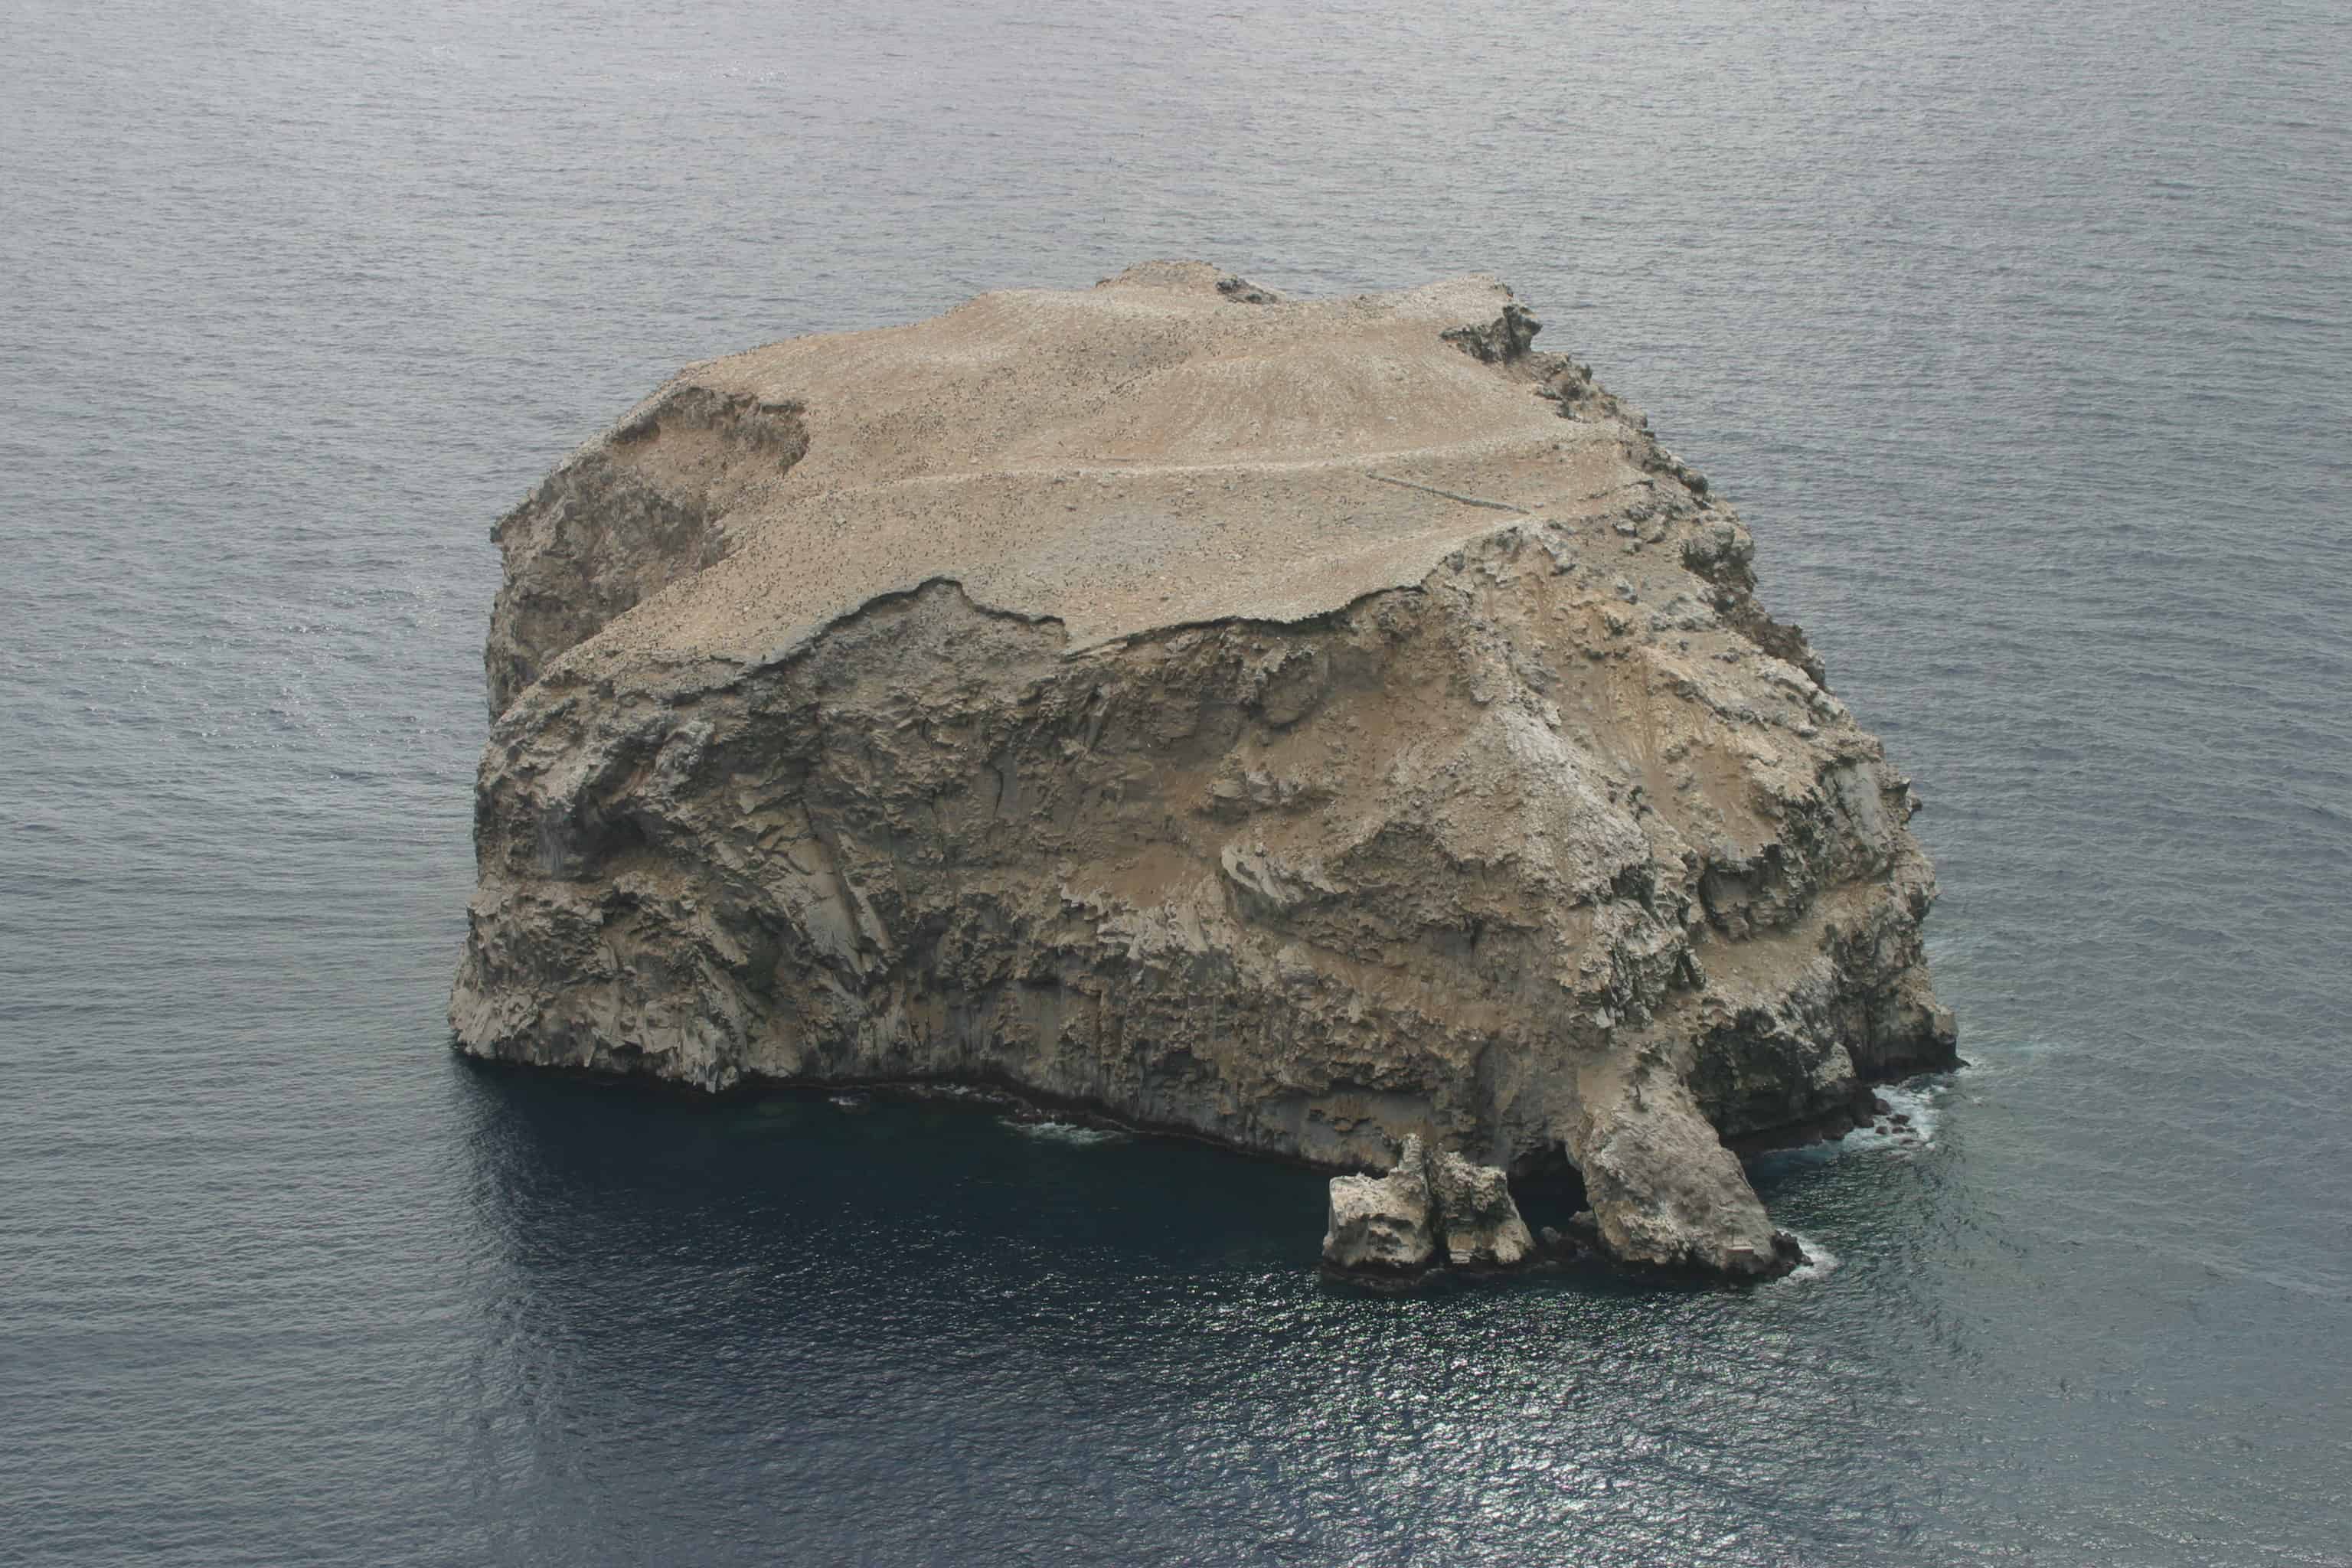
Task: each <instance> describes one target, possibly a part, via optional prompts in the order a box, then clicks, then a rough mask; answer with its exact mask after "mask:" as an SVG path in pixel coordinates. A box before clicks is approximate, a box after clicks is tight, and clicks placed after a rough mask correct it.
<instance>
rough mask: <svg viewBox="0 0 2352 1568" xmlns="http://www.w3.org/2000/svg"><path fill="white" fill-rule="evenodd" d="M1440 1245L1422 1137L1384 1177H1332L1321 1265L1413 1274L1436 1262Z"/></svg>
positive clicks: (1408, 1144) (1409, 1140)
mask: <svg viewBox="0 0 2352 1568" xmlns="http://www.w3.org/2000/svg"><path fill="white" fill-rule="evenodd" d="M1455 1158H1457V1159H1458V1158H1460V1156H1458V1155H1457V1156H1455ZM1438 1242H1439V1231H1438V1224H1437V1197H1436V1193H1435V1190H1434V1188H1433V1184H1432V1182H1431V1179H1430V1163H1429V1156H1428V1155H1427V1154H1426V1153H1424V1152H1423V1150H1422V1146H1421V1140H1420V1139H1419V1138H1416V1137H1413V1136H1412V1135H1411V1134H1408V1135H1407V1136H1406V1138H1405V1141H1404V1147H1403V1149H1402V1151H1400V1152H1399V1153H1398V1154H1397V1163H1396V1164H1395V1166H1394V1167H1393V1168H1392V1169H1391V1170H1390V1171H1389V1173H1387V1174H1386V1175H1382V1176H1334V1177H1332V1178H1331V1189H1330V1211H1329V1217H1328V1220H1327V1221H1326V1222H1325V1224H1324V1227H1323V1261H1324V1262H1326V1263H1328V1264H1329V1265H1331V1267H1333V1268H1342V1269H1349V1270H1354V1271H1360V1272H1366V1273H1400V1274H1409V1273H1414V1272H1417V1271H1419V1270H1421V1269H1423V1268H1428V1267H1429V1266H1430V1265H1431V1264H1432V1263H1433V1262H1435V1261H1436V1258H1437V1248H1438Z"/></svg>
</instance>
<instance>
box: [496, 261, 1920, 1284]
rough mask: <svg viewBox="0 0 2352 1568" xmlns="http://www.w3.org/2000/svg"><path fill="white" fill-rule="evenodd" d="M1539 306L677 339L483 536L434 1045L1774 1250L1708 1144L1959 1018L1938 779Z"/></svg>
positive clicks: (1131, 303) (1750, 1256)
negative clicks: (1008, 1090)
mask: <svg viewBox="0 0 2352 1568" xmlns="http://www.w3.org/2000/svg"><path fill="white" fill-rule="evenodd" d="M1530 326H1531V323H1529V322H1528V321H1527V320H1526V318H1525V317H1524V314H1523V313H1522V312H1520V311H1519V310H1517V306H1515V305H1511V304H1509V303H1508V295H1507V290H1504V289H1502V288H1501V287H1500V286H1499V285H1497V284H1496V283H1494V282H1492V281H1490V280H1486V279H1458V280H1455V281H1453V282H1448V283H1442V284H1436V285H1433V286H1430V287H1428V288H1424V289H1414V290H1411V291H1408V292H1405V293H1401V294H1391V295H1381V296H1371V297H1366V298H1360V299H1351V300H1323V301H1314V302H1304V303H1300V302H1290V301H1282V300H1270V297H1269V296H1266V295H1265V293H1264V291H1262V290H1257V289H1251V288H1249V287H1247V286H1246V285H1242V284H1240V283H1238V281H1237V280H1234V279H1223V278H1221V277H1220V275H1219V274H1217V273H1216V272H1215V271H1214V270H1213V269H1212V268H1205V267H1201V266H1197V265H1192V264H1169V263H1160V264H1152V265H1150V266H1146V267H1141V268H1135V269H1133V270H1132V271H1130V272H1129V273H1126V274H1123V275H1122V276H1121V277H1119V278H1118V279H1111V280H1110V281H1108V282H1107V283H1106V284H1104V285H1102V286H1100V287H1098V288H1097V289H1088V290H1079V291H1074V292H1042V291H1021V292H1013V293H1005V294H994V295H988V296H984V297H982V299H979V300H974V301H972V302H971V304H969V305H966V306H963V307H961V308H960V309H958V310H953V311H950V312H949V313H948V314H947V315H945V316H942V317H940V318H938V319H936V320H934V321H926V322H921V323H919V324H917V325H914V326H909V327H902V328H892V329H887V330H884V331H870V332H858V333H849V334H842V335H834V336H821V337H814V338H803V339H798V340H793V341H792V342H782V343H777V344H773V345H771V346H769V347H767V348H763V349H757V350H753V351H751V353H744V354H739V355H736V356H734V357H732V358H730V359H725V360H719V361H715V362H712V363H709V364H705V365H698V366H694V367H691V368H689V369H688V370H687V371H686V372H684V373H682V374H680V376H679V377H678V378H677V379H676V380H675V381H673V382H672V383H671V384H669V385H668V386H667V387H665V388H664V389H662V390H661V391H660V392H659V393H657V394H656V395H655V396H654V397H652V398H651V399H649V400H647V402H646V404H644V405H641V406H640V407H639V408H638V409H636V410H635V411H633V412H632V413H631V414H630V415H629V416H627V417H626V418H625V419H624V420H622V421H621V422H620V423H619V424H618V425H616V426H614V428H613V429H612V430H610V431H608V432H607V433H606V434H605V435H604V436H603V437H599V438H598V439H597V440H596V441H594V442H592V443H590V445H589V446H588V447H584V448H583V449H582V451H581V452H579V453H578V454H575V455H574V457H573V458H571V459H570V460H569V461H567V462H566V463H565V465H564V466H563V467H562V468H559V469H558V470H557V472H556V473H555V474H554V475H553V476H551V478H550V479H549V480H548V481H547V482H546V483H545V484H544V485H542V486H541V489H539V490H538V491H537V492H535V493H534V494H533V496H532V497H530V499H529V500H526V501H525V502H524V503H523V504H522V505H521V506H520V507H519V508H518V509H517V510H515V511H514V512H513V513H511V514H509V516H508V517H507V518H505V519H504V520H502V521H501V522H500V524H499V542H500V544H501V547H502V549H503V551H504V553H505V556H506V570H507V585H506V588H505V590H504V591H503V592H502V593H501V595H500V596H499V605H498V607H497V610H496V612H495V613H494V616H493V619H492V626H491V636H490V639H489V645H488V652H487V662H488V674H489V679H490V688H491V700H492V706H493V709H494V710H495V711H496V721H495V724H494V727H493V731H492V735H491V740H490V743H489V746H488V749H487V751H486V752H485V755H484V758H483V763H482V770H481V775H480V781H479V795H478V809H477V819H476V840H477V851H478V860H479V867H480V888H479V890H478V893H477V895H476V897H475V900H474V901H473V905H472V909H471V912H470V930H469V934H468V939H467V951H466V955H465V958H464V961H463V963H462V965H461V968H460V971H459V974H458V978H457V988H456V992H455V994H454V996H453V999H452V1003H451V1020H452V1024H453V1026H454V1028H455V1030H456V1033H457V1041H458V1044H459V1045H460V1047H462V1048H464V1049H466V1050H467V1051H469V1052H472V1053H475V1054H477V1055H479V1056H483V1057H488V1058H508V1059H514V1060H520V1061H530V1062H541V1063H548V1064H557V1065H564V1066H572V1067H581V1068H597V1069H606V1070H620V1071H631V1072H644V1073H649V1074H653V1075H656V1076H659V1077H662V1078H665V1079H676V1080H679V1081H682V1082H687V1083H691V1084H698V1085H702V1086H705V1087H708V1088H713V1089H716V1088H720V1087H724V1086H726V1085H729V1084H732V1083H735V1082H738V1081H740V1080H743V1079H782V1080H790V1081H801V1082H830V1081H849V1080H860V1079H972V1080H984V1081H991V1082H997V1083H1003V1084H1009V1085H1011V1086H1013V1087H1015V1088H1019V1089H1025V1090H1028V1091H1031V1092H1034V1093H1037V1094H1041V1095H1045V1096H1052V1097H1058V1098H1061V1099H1066V1100H1075V1101H1079V1102H1083V1103H1086V1104H1090V1105H1095V1106H1099V1107H1102V1108H1105V1109H1107V1110H1112V1111H1114V1112H1116V1113H1118V1114H1119V1115H1121V1116H1124V1117H1127V1118H1129V1119H1136V1120H1141V1121H1149V1122H1154V1123H1159V1124H1162V1125H1166V1126H1169V1127H1171V1128H1181V1129H1184V1130H1187V1131H1194V1132H1198V1133H1202V1134H1204V1135H1207V1136H1210V1137H1213V1138H1215V1139H1218V1140H1221V1141H1223V1142H1230V1143H1233V1144H1234V1145H1237V1146H1240V1147H1244V1148H1249V1149H1257V1150H1265V1151H1269V1152H1279V1153H1283V1154H1287V1155H1294V1156H1298V1157H1303V1158H1306V1159H1308V1160H1311V1161H1315V1162H1318V1163H1326V1164H1329V1165H1333V1166H1339V1167H1349V1166H1352V1167H1356V1168H1384V1167H1386V1166H1387V1165H1389V1164H1390V1163H1391V1161H1392V1160H1393V1159H1394V1157H1395V1155H1396V1153H1397V1152H1398V1150H1399V1149H1400V1147H1401V1146H1402V1141H1403V1140H1404V1139H1405V1138H1406V1137H1407V1136H1409V1135H1412V1134H1415V1133H1419V1134H1423V1135H1424V1136H1426V1137H1428V1138H1429V1139H1430V1140H1431V1142H1433V1144H1434V1145H1436V1146H1438V1147H1442V1148H1452V1149H1461V1150H1465V1151H1467V1152H1471V1153H1472V1154H1473V1155H1475V1156H1476V1157H1477V1158H1479V1159H1480V1160H1482V1161H1486V1162H1491V1163H1501V1164H1505V1165H1509V1164H1512V1163H1517V1162H1521V1161H1527V1160H1532V1159H1538V1158H1541V1157H1542V1156H1544V1155H1545V1154H1547V1153H1548V1152H1552V1151H1556V1150H1559V1149H1560V1148H1562V1147H1563V1146H1564V1147H1565V1149H1566V1152H1568V1154H1569V1156H1570V1158H1571V1159H1572V1160H1574V1161H1576V1162H1577V1163H1578V1164H1579V1165H1580V1166H1582V1167H1584V1168H1585V1169H1586V1171H1587V1175H1588V1178H1589V1180H1590V1181H1591V1190H1592V1201H1593V1205H1594V1208H1595V1211H1596V1213H1597V1214H1598V1215H1599V1216H1600V1222H1601V1228H1602V1232H1603V1236H1604V1239H1605V1240H1606V1242H1607V1244H1608V1245H1610V1246H1611V1247H1612V1248H1614V1249H1616V1250H1617V1251H1618V1252H1619V1253H1620V1254H1621V1255H1622V1256H1623V1257H1626V1258H1633V1259H1637V1260H1642V1261H1649V1262H1658V1263H1672V1264H1686V1265H1695V1266H1697V1267H1702V1268H1719V1269H1726V1270H1729V1271H1732V1272H1737V1273H1756V1272H1768V1273H1769V1272H1771V1271H1773V1270H1774V1269H1775V1268H1781V1267H1785V1266H1786V1264H1785V1259H1780V1260H1776V1255H1775V1253H1774V1247H1773V1242H1772V1232H1771V1228H1770V1226H1769V1220H1768V1219H1767V1218H1766V1217H1765V1215H1764V1212H1763V1209H1762V1206H1761V1205H1759V1204H1758V1203H1757V1201H1756V1199H1755V1196H1754V1194H1753V1193H1752V1192H1750V1190H1749V1189H1748V1184H1747V1182H1746V1180H1745V1178H1744V1177H1743V1176H1742V1174H1741V1173H1740V1169H1739V1166H1738V1162H1737V1160H1735V1159H1734V1158H1732V1156H1731V1155H1730V1154H1729V1153H1728V1152H1726V1151H1725V1150H1724V1149H1723V1147H1722V1144H1721V1142H1719V1140H1718V1139H1717V1136H1716V1134H1717V1132H1718V1131H1719V1132H1721V1133H1724V1134H1726V1135H1730V1134H1743V1135H1745V1134H1753V1133H1757V1132H1759V1131H1769V1130H1770V1129H1774V1128H1778V1127H1785V1126H1790V1125H1794V1124H1797V1123H1801V1122H1804V1121H1808V1120H1809V1119H1812V1118H1816V1117H1819V1116H1821V1115H1822V1114H1824V1113H1831V1112H1834V1111H1836V1110H1839V1109H1840V1108H1842V1107H1843V1106H1844V1105H1845V1104H1847V1103H1848V1102H1849V1101H1850V1100H1851V1097H1852V1096H1853V1092H1854V1090H1855V1089H1856V1086H1857V1085H1859V1084H1861V1083H1864V1082H1867V1081H1872V1080H1875V1079H1883V1078H1886V1077H1890V1076H1897V1075H1900V1074H1902V1073H1905V1072H1908V1071H1913V1070H1917V1069H1919V1068H1925V1067H1930V1066H1939V1065H1943V1064H1944V1063H1946V1062H1948V1060H1949V1059H1950V1057H1951V1047H1952V1038H1951V1031H1950V1026H1949V1022H1948V1016H1946V1015H1945V1014H1944V1013H1943V1012H1942V1010H1941V1009H1940V1008H1938V1007H1937V1005H1936V1003H1935V999H1934V996H1933V993H1932V991H1931V989H1930V987H1929V985H1928V982H1927V973H1926V969H1925V966H1924V963H1923V960H1922V956H1921V950H1920V943H1919V922H1920V921H1921V919H1922V918H1923V917H1924V916H1925V914H1926V912H1927V907H1928V904H1929V902H1930V900H1932V898H1933V894H1934V881H1933V877H1932V874H1931V872H1930V870H1929V868H1928V866H1927V861H1926V859H1925V858H1924V857H1923V856H1922V855H1921V853H1920V851H1919V848H1918V847H1917V845H1916V842H1915V841H1914V840H1913V839H1912V837H1911V836H1910V834H1909V833H1908V832H1907V831H1906V827H1905V823H1906V820H1907V818H1908V817H1909V816H1910V813H1911V811H1912V809H1913V807H1914V805H1915V802H1914V798H1913V796H1912V795H1911V792H1910V789H1909V785H1908V784H1907V782H1906V781H1905V780H1904V779H1903V778H1902V776H1901V775H1900V774H1898V773H1895V772H1894V771H1893V770H1892V769H1891V768H1890V767H1889V766H1888V765H1887V764H1886V763H1885V760H1884V758H1883V756H1882V753H1881V751H1880V748H1879V745H1878V742H1876V741H1875V740H1874V739H1873V738H1872V737H1871V736H1870V735H1868V734H1866V733H1865V732H1864V731H1862V730H1861V729H1860V728H1859V727H1858V726H1857V725H1856V724H1855V723H1854V721H1853V718H1852V716H1851V715H1850V714H1848V713H1847V711H1846V710H1845V708H1844V706H1843V704H1842V703H1840V702H1839V701H1838V700H1836V699H1835V698H1834V697H1832V696H1831V695H1830V694H1829V693H1828V692H1827V691H1826V690H1825V689H1823V687H1822V670H1821V667H1820V665H1819V663H1818V661H1817V660H1815V659H1814V658H1813V657H1812V655H1811V651H1810V650H1809V649H1808V648H1807V647H1806V646H1805V644H1804V640H1803V638H1802V637H1801V634H1799V633H1798V632H1797V631H1796V630H1795V629H1794V628H1792V627H1788V626H1779V625H1776V624H1774V623H1773V622H1771V621H1770V620H1769V618H1768V617H1766V616H1765V615H1764V613H1763V612H1762V610H1761V609H1760V608H1759V606H1758V605H1757V603H1756V601H1755V599H1754V597H1753V595H1752V593H1751V590H1752V587H1753V577H1752V575H1751V574H1750V571H1749V566H1748V562H1749V557H1750V553H1751V546H1750V542H1749V539H1748V532H1747V531H1746V530H1745V529H1744V528H1743V527H1742V526H1741V525H1740V523H1739V521H1738V519H1737V517H1736V516H1735V515H1734V514H1733V513H1732V512H1731V511H1730V510H1728V509H1727V508H1726V507H1724V506H1722V505H1721V504H1719V503H1718V502H1717V501H1715V500H1711V499H1710V498H1709V497H1708V496H1707V495H1706V490H1705V481H1704V480H1702V479H1698V478H1697V476H1696V475H1693V474H1691V473H1689V472H1688V470H1687V469H1685V468H1683V467H1682V466H1681V465H1680V464H1679V463H1677V462H1675V460H1674V459H1673V458H1671V456H1670V455H1668V454H1666V453H1664V452H1663V451H1662V450H1661V449H1660V448H1659V447H1657V445H1656V443H1655V442H1654V441H1653V440H1652V439H1651V437H1649V435H1648V433H1647V431H1646V429H1645V428H1644V426H1643V424H1642V423H1641V422H1640V421H1638V420H1637V419H1635V418H1634V417H1633V416H1630V415H1629V414H1627V413H1626V412H1625V411H1623V410H1622V408H1621V407H1620V406H1619V405H1618V404H1617V403H1616V401H1615V399H1613V398H1612V397H1610V396H1609V395H1607V394H1605V393H1602V392H1601V391H1599V390H1598V389H1597V388H1596V387H1594V386H1593V385H1592V384H1591V378H1590V375H1589V373H1587V372H1585V371H1584V370H1583V369H1582V367H1580V366H1577V365H1575V364H1573V363H1571V362H1569V361H1568V360H1566V359H1564V358H1562V357H1560V356H1557V355H1548V354H1542V353H1532V352H1529V351H1528V349H1527V346H1526V338H1527V336H1528V331H1529V329H1530ZM1759 1249H1760V1250H1759Z"/></svg>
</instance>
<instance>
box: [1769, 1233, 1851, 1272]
mask: <svg viewBox="0 0 2352 1568" xmlns="http://www.w3.org/2000/svg"><path fill="white" fill-rule="evenodd" d="M1789 1234H1790V1236H1792V1237H1796V1239H1797V1245H1798V1246H1799V1247H1802V1248H1803V1249H1804V1254H1805V1260H1804V1261H1803V1262H1802V1263H1800V1264H1798V1265H1797V1267H1795V1268H1791V1269H1790V1270H1789V1272H1788V1273H1786V1274H1784V1275H1782V1276H1781V1278H1782V1279H1787V1280H1791V1281H1794V1280H1804V1279H1828V1278H1829V1277H1830V1276H1831V1275H1832V1274H1834V1273H1836V1272H1837V1269H1838V1255H1837V1254H1836V1253H1834V1252H1832V1251H1831V1250H1830V1249H1829V1248H1828V1247H1823V1246H1822V1244H1821V1243H1820V1242H1818V1241H1812V1240H1809V1239H1807V1238H1806V1237H1801V1236H1797V1233H1796V1232H1795V1231H1793V1230H1792V1231H1790V1233H1789Z"/></svg>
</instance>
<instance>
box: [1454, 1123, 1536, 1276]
mask: <svg viewBox="0 0 2352 1568" xmlns="http://www.w3.org/2000/svg"><path fill="white" fill-rule="evenodd" d="M1430 1185H1431V1187H1432V1188H1433V1189H1434V1191H1435V1193H1436V1194H1437V1223H1438V1228H1439V1230H1440V1231H1441V1232H1442V1233H1443V1234H1444V1238H1445V1253H1446V1256H1447V1258H1450V1259H1451V1260H1452V1261H1453V1263H1454V1267H1456V1268H1510V1267H1511V1266H1512V1265H1514V1264H1517V1263H1522V1262H1524V1261H1526V1260H1527V1259H1528V1258H1529V1257H1530V1256H1532V1255H1533V1253H1534V1252H1535V1238H1534V1237H1532V1236H1530V1235H1529V1234H1528V1226H1527V1222H1526V1221H1525V1220H1523V1219H1521V1218H1520V1217H1519V1205H1517V1204H1516V1203H1514V1202H1512V1201H1511V1184H1510V1182H1509V1181H1508V1180H1507V1178H1506V1177H1505V1176H1504V1174H1503V1172H1502V1169H1501V1167H1499V1166H1496V1165H1474V1164H1472V1163H1470V1162H1469V1161H1468V1160H1467V1159H1465V1158H1464V1157H1463V1156H1462V1155H1460V1154H1457V1153H1454V1152H1446V1153H1444V1154H1441V1155H1439V1156H1438V1158H1437V1160H1436V1161H1435V1163H1434V1165H1433V1169H1432V1171H1431V1173H1430Z"/></svg>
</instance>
